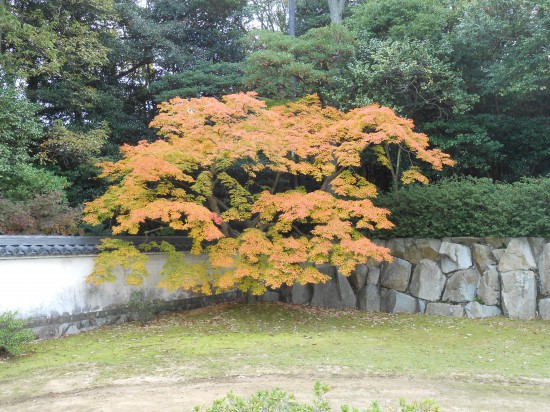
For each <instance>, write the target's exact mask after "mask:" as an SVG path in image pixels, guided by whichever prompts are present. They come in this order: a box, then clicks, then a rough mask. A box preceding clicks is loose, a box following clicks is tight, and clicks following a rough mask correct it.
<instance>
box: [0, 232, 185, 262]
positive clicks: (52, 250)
mask: <svg viewBox="0 0 550 412" xmlns="http://www.w3.org/2000/svg"><path fill="white" fill-rule="evenodd" d="M107 238H109V237H108V236H102V237H100V236H0V258H1V257H25V256H67V255H95V254H97V253H99V249H98V248H97V246H98V245H99V244H100V243H101V240H102V239H107ZM116 239H121V240H125V241H128V242H132V243H134V244H135V245H139V244H142V243H147V242H150V241H155V242H162V241H166V242H168V243H170V244H172V245H174V246H175V247H176V249H178V250H182V251H184V250H189V249H190V248H191V240H190V239H189V238H186V237H179V236H158V237H145V236H117V237H116Z"/></svg>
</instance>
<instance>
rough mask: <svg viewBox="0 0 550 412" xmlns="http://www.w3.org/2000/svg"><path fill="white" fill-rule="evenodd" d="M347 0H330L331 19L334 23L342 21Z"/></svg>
mask: <svg viewBox="0 0 550 412" xmlns="http://www.w3.org/2000/svg"><path fill="white" fill-rule="evenodd" d="M345 4H346V1H345V0H328V8H329V10H330V21H331V22H332V23H338V24H340V23H342V13H343V12H344V5H345Z"/></svg>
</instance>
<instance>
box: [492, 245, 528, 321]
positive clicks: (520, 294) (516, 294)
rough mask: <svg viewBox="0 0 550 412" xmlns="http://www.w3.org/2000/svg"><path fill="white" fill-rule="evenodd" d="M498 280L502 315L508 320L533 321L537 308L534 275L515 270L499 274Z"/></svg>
mask: <svg viewBox="0 0 550 412" xmlns="http://www.w3.org/2000/svg"><path fill="white" fill-rule="evenodd" d="M512 241H513V240H512ZM510 243H511V242H510ZM500 278H501V283H502V293H501V294H502V310H503V311H504V314H505V315H507V316H508V317H509V318H510V319H522V320H527V319H533V318H534V317H535V312H536V308H537V285H536V281H535V273H534V272H531V271H528V270H516V271H513V272H504V273H501V274H500Z"/></svg>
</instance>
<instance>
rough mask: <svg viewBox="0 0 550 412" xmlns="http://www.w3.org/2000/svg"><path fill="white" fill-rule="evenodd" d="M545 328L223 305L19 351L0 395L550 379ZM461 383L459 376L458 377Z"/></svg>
mask: <svg viewBox="0 0 550 412" xmlns="http://www.w3.org/2000/svg"><path fill="white" fill-rule="evenodd" d="M549 338H550V323H549V322H544V321H529V322H522V321H511V320H509V319H504V318H492V319H483V320H470V319H456V318H444V317H434V316H427V315H390V314H384V313H366V312H359V311H338V310H330V309H323V308H312V307H306V306H292V305H283V304H267V303H262V304H255V305H244V304H240V303H229V304H222V305H217V306H212V307H208V308H203V309H199V310H194V311H189V312H179V313H171V314H166V315H163V316H161V317H159V318H158V319H156V320H154V321H152V322H151V323H150V324H149V325H147V326H145V327H141V326H139V324H138V323H127V324H122V325H117V326H112V327H106V328H101V329H97V330H94V331H91V332H87V333H82V334H79V335H74V336H69V337H66V338H62V339H53V340H46V341H41V342H36V343H34V344H30V345H26V346H25V352H26V354H25V355H23V356H20V357H18V358H9V359H3V360H0V388H3V389H0V398H2V397H7V398H13V397H20V396H26V395H28V394H30V393H33V394H36V395H38V394H41V393H47V392H48V391H51V390H52V389H51V385H52V381H56V380H64V379H66V380H74V381H75V382H76V381H79V380H80V381H82V382H83V383H82V385H85V386H86V387H93V386H101V385H105V384H109V383H112V382H114V381H116V380H121V379H122V380H123V379H131V378H135V377H151V376H154V377H156V378H157V379H162V378H163V377H170V378H181V379H194V378H219V377H224V376H235V375H239V374H251V373H263V374H265V373H270V372H271V373H288V374H297V373H305V372H308V371H312V372H317V371H325V372H327V371H328V372H330V373H334V374H342V375H349V376H353V375H358V374H364V373H365V372H370V373H384V374H399V375H411V376H424V377H431V378H433V377H436V378H437V377H442V376H446V377H448V376H449V375H452V376H461V375H463V376H475V377H477V378H478V377H479V376H484V377H485V378H486V379H487V380H495V381H502V380H503V381H513V380H517V379H519V378H539V379H540V378H543V379H547V378H550V366H549V365H550V339H549ZM464 379H466V378H464Z"/></svg>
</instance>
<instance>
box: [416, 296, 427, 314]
mask: <svg viewBox="0 0 550 412" xmlns="http://www.w3.org/2000/svg"><path fill="white" fill-rule="evenodd" d="M427 304H428V302H426V301H425V300H423V299H418V311H419V312H420V313H424V312H426V305H427Z"/></svg>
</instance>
